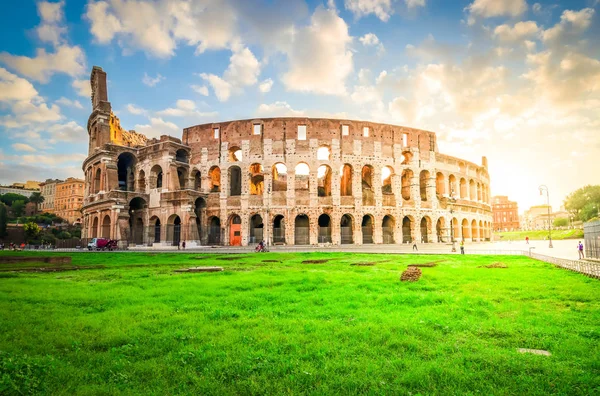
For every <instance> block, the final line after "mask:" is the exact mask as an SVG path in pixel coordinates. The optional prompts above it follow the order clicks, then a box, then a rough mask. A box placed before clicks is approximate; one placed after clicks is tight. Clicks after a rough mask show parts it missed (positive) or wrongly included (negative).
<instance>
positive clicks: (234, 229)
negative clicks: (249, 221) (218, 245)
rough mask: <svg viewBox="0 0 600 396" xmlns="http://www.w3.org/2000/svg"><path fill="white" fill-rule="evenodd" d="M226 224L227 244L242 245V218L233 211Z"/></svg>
mask: <svg viewBox="0 0 600 396" xmlns="http://www.w3.org/2000/svg"><path fill="white" fill-rule="evenodd" d="M238 169H239V168H238ZM227 224H228V225H229V246H242V218H241V217H240V216H239V215H238V214H236V213H234V214H232V215H231V216H229V221H228V222H227Z"/></svg>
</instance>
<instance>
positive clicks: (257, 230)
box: [249, 214, 264, 243]
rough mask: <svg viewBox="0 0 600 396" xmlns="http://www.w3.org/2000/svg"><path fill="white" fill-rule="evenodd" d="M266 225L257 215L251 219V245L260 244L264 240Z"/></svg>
mask: <svg viewBox="0 0 600 396" xmlns="http://www.w3.org/2000/svg"><path fill="white" fill-rule="evenodd" d="M263 230H264V224H263V219H262V217H261V216H260V215H259V214H255V215H254V216H252V217H251V218H250V241H249V242H250V243H259V242H260V241H262V240H263V239H264V235H263Z"/></svg>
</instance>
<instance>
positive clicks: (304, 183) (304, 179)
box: [295, 162, 310, 192]
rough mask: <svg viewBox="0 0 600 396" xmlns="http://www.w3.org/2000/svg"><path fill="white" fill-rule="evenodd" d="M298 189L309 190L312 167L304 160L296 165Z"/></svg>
mask: <svg viewBox="0 0 600 396" xmlns="http://www.w3.org/2000/svg"><path fill="white" fill-rule="evenodd" d="M295 173H296V188H295V189H296V191H307V192H308V191H309V187H310V177H309V175H310V168H309V167H308V165H307V164H305V163H304V162H301V163H299V164H298V165H296V169H295Z"/></svg>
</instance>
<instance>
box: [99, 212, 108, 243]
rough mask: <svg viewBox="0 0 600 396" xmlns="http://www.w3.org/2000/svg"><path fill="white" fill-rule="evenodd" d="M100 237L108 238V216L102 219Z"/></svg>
mask: <svg viewBox="0 0 600 396" xmlns="http://www.w3.org/2000/svg"><path fill="white" fill-rule="evenodd" d="M100 236H101V237H102V238H110V216H109V215H106V216H104V219H103V220H102V230H101V233H100Z"/></svg>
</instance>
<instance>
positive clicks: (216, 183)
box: [208, 166, 221, 221]
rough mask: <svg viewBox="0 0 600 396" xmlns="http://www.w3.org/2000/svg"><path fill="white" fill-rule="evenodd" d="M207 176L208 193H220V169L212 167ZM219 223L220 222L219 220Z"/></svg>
mask: <svg viewBox="0 0 600 396" xmlns="http://www.w3.org/2000/svg"><path fill="white" fill-rule="evenodd" d="M208 176H209V178H210V181H209V182H210V186H209V187H210V189H209V191H210V192H213V193H214V192H220V191H221V168H219V167H218V166H213V167H212V168H210V171H209V172H208ZM219 221H220V220H219Z"/></svg>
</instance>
